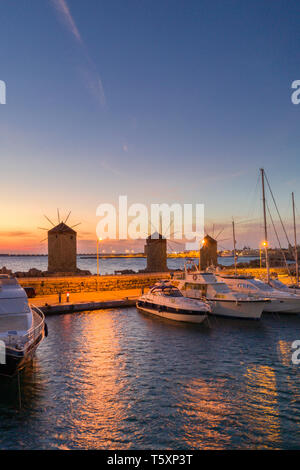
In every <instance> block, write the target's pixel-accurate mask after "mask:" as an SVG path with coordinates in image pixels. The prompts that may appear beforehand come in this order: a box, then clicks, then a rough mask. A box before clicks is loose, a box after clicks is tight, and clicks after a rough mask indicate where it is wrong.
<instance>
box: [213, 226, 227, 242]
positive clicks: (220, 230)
mask: <svg viewBox="0 0 300 470" xmlns="http://www.w3.org/2000/svg"><path fill="white" fill-rule="evenodd" d="M224 230H225V227H223V228H222V230H220V232H219V233H218V235H217V236H216V238H215V240H218V237H219V236H220V235H221V233H222V232H224Z"/></svg>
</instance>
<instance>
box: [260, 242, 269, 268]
mask: <svg viewBox="0 0 300 470" xmlns="http://www.w3.org/2000/svg"><path fill="white" fill-rule="evenodd" d="M262 247H263V248H264V249H265V256H266V263H267V249H268V242H267V240H263V241H262V242H261V244H260V245H259V267H260V268H261V267H262V265H261V264H262V263H261V250H262Z"/></svg>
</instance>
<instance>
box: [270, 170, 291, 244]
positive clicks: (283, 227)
mask: <svg viewBox="0 0 300 470" xmlns="http://www.w3.org/2000/svg"><path fill="white" fill-rule="evenodd" d="M265 178H266V181H267V184H268V187H269V191H270V193H271V196H272V199H273V202H274V205H275V207H276V210H277V214H278V217H279V220H280V222H281V226H282V229H283V231H284V234H285V236H286V239H287V242H288V246H289V245H290V240H289V237H288V235H287V233H286V230H285V226H284V225H283V222H282V218H281V215H280V212H279V210H278V207H277V204H276V201H275V198H274V195H273V192H272V189H271V186H270V183H269V180H268V178H267V175H266V173H265Z"/></svg>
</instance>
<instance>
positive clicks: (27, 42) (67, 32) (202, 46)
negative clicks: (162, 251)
mask: <svg viewBox="0 0 300 470" xmlns="http://www.w3.org/2000/svg"><path fill="white" fill-rule="evenodd" d="M299 14H300V3H299V1H298V0H297V1H296V0H289V2H286V1H280V0H277V1H271V0H269V1H262V0H259V1H258V0H253V1H251V2H250V1H248V2H245V1H240V0H236V1H233V0H219V1H211V0H209V1H206V0H197V1H193V0H188V1H186V0H185V1H174V0H152V1H150V0H126V1H125V0H120V1H117V0H110V1H106V0H103V1H102V0H88V1H83V0H30V1H29V0H1V2H0V18H1V28H0V80H3V81H5V83H6V87H7V103H6V104H5V105H0V155H1V161H0V164H1V167H0V179H1V203H0V204H1V225H0V253H6V252H12V253H45V252H46V244H45V243H41V242H40V241H41V240H42V239H43V238H45V232H44V231H42V230H39V229H38V227H41V226H42V227H49V228H50V224H48V223H47V221H46V219H45V218H44V214H46V215H47V216H48V217H50V218H51V219H55V221H56V217H57V216H56V210H57V207H59V208H60V211H61V214H62V215H67V214H68V212H69V210H72V214H71V217H70V219H69V222H70V224H71V225H72V224H76V223H77V222H81V225H80V226H78V234H79V237H80V238H79V251H81V252H94V251H95V238H96V224H97V222H98V218H97V217H96V208H97V206H98V205H99V204H101V203H111V204H117V201H118V197H119V195H127V196H128V201H129V203H130V204H131V203H143V204H146V205H147V206H149V205H150V204H151V203H163V202H164V203H169V204H171V203H174V202H178V203H181V204H184V203H194V204H196V203H203V204H205V218H206V229H207V231H208V232H209V233H211V234H212V226H213V224H214V226H215V227H214V234H215V235H216V234H217V233H218V232H219V231H221V230H222V229H223V228H224V230H223V232H222V235H220V239H222V240H224V241H222V242H221V244H222V246H224V247H226V248H231V245H232V242H231V238H230V237H231V220H232V217H234V218H235V219H236V221H237V240H238V246H243V245H244V244H249V245H251V246H253V247H254V246H257V245H258V243H259V241H260V240H261V239H262V227H261V221H262V218H261V193H260V186H259V182H258V178H259V168H260V167H262V166H263V167H264V168H265V169H266V172H267V175H268V178H269V180H270V183H271V185H272V189H273V191H274V194H275V196H276V199H277V203H278V206H279V209H280V210H281V213H282V217H283V219H284V220H285V221H286V222H287V226H288V231H289V233H291V229H292V225H291V222H292V217H291V216H292V212H291V192H292V191H294V192H295V201H296V205H297V207H298V214H300V187H299V186H300V185H299V183H300V132H299V126H300V105H294V104H292V102H291V94H292V90H291V84H292V82H293V81H294V80H297V79H298V80H300V67H299V64H300V57H299V51H300V28H299ZM270 207H271V201H270ZM272 213H273V215H274V218H275V220H277V219H278V218H277V217H276V215H275V212H274V210H273V209H272ZM298 214H297V221H298V222H300V220H299V217H298ZM278 227H279V226H278ZM280 234H282V231H280ZM270 239H271V243H272V244H273V245H278V243H277V242H276V240H275V237H274V235H273V234H272V235H271V237H270ZM299 239H300V235H299ZM281 241H282V244H283V245H286V241H285V240H284V238H283V237H281ZM120 246H121V245H120ZM130 246H131V247H132V246H134V244H131V245H130ZM139 246H140V245H139ZM122 247H123V245H122Z"/></svg>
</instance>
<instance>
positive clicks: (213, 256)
mask: <svg viewBox="0 0 300 470" xmlns="http://www.w3.org/2000/svg"><path fill="white" fill-rule="evenodd" d="M217 264H218V244H217V241H216V240H215V239H214V238H212V237H210V236H209V235H206V236H205V237H204V241H203V246H202V248H201V249H200V269H201V270H202V269H206V268H208V267H209V266H217Z"/></svg>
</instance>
